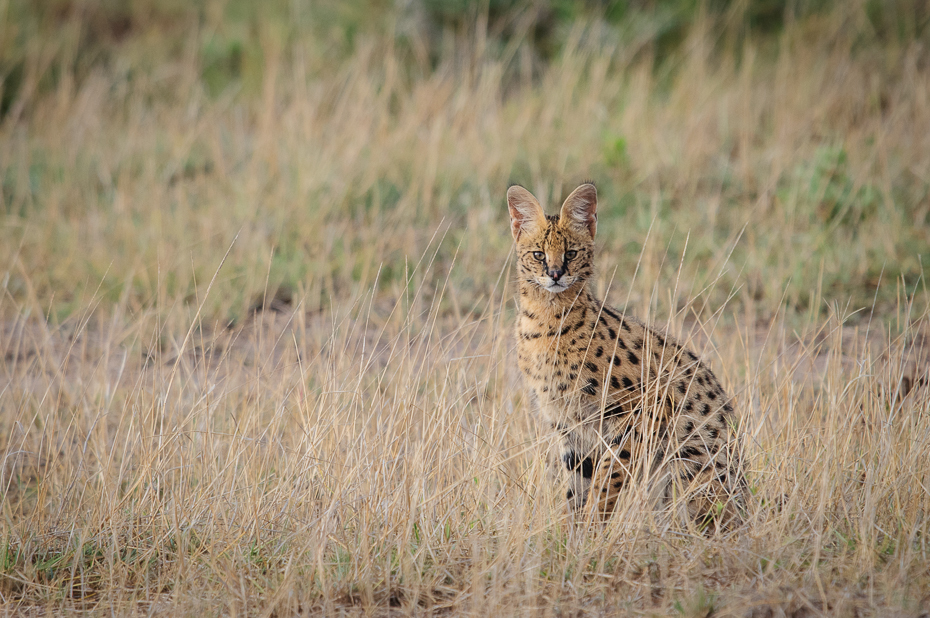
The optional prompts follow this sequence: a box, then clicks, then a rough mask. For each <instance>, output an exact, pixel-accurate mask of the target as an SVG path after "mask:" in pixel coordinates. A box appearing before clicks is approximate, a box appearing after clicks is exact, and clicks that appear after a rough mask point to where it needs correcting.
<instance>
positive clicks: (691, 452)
mask: <svg viewBox="0 0 930 618" xmlns="http://www.w3.org/2000/svg"><path fill="white" fill-rule="evenodd" d="M680 453H681V456H682V457H688V458H691V457H697V456H698V455H700V454H701V450H700V449H698V448H696V447H694V446H686V447H684V448H683V449H681V451H680Z"/></svg>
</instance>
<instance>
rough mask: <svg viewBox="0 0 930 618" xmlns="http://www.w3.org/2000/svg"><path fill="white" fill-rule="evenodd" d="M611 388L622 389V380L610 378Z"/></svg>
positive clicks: (615, 377)
mask: <svg viewBox="0 0 930 618" xmlns="http://www.w3.org/2000/svg"><path fill="white" fill-rule="evenodd" d="M610 388H613V389H618V388H620V380H618V379H617V376H610Z"/></svg>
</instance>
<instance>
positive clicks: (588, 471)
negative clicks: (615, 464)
mask: <svg viewBox="0 0 930 618" xmlns="http://www.w3.org/2000/svg"><path fill="white" fill-rule="evenodd" d="M562 461H563V463H565V468H566V469H567V470H568V471H569V472H580V473H581V476H583V477H584V478H586V479H589V478H591V477H592V476H594V460H593V459H592V458H591V457H584V458H580V457H578V454H577V453H575V451H569V452H567V453H565V455H563V456H562Z"/></svg>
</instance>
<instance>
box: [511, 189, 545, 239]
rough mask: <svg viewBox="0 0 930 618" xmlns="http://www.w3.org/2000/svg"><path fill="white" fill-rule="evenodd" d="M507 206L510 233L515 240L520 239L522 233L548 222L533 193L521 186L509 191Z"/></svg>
mask: <svg viewBox="0 0 930 618" xmlns="http://www.w3.org/2000/svg"><path fill="white" fill-rule="evenodd" d="M507 206H508V207H509V208H510V233H511V234H513V239H514V240H519V239H520V233H521V232H526V231H530V230H532V229H533V227H534V226H537V225H541V224H542V223H544V222H545V220H546V213H544V212H543V209H542V206H540V205H539V202H538V201H536V198H535V197H533V194H532V193H530V192H529V191H527V190H526V189H524V188H523V187H521V186H520V185H513V186H512V187H510V188H509V189H507Z"/></svg>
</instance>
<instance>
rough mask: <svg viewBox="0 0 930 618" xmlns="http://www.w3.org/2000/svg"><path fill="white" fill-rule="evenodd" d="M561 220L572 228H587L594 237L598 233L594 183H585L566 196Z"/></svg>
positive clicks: (560, 214)
mask: <svg viewBox="0 0 930 618" xmlns="http://www.w3.org/2000/svg"><path fill="white" fill-rule="evenodd" d="M559 221H560V223H562V225H565V226H566V227H569V228H571V229H576V230H579V231H580V230H587V231H588V233H589V234H591V238H594V234H596V233H597V189H595V188H594V185H593V184H592V183H590V182H586V183H584V184H583V185H581V186H580V187H578V188H577V189H575V190H574V191H572V194H571V195H569V196H568V197H567V198H565V203H564V204H562V210H561V212H560V213H559Z"/></svg>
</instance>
